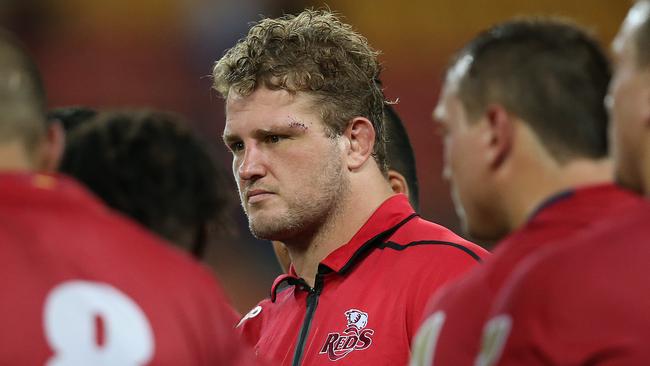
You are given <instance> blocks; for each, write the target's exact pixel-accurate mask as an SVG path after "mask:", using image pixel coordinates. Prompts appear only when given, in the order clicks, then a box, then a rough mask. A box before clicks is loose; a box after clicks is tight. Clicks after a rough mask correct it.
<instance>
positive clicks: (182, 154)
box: [60, 111, 230, 255]
mask: <svg viewBox="0 0 650 366" xmlns="http://www.w3.org/2000/svg"><path fill="white" fill-rule="evenodd" d="M60 170H61V171H62V172H64V173H67V174H70V175H72V176H74V177H76V178H77V179H79V180H80V181H82V182H83V183H85V184H86V185H87V186H88V187H89V188H90V189H91V190H92V191H94V192H95V193H96V194H97V195H98V196H99V197H101V198H102V199H103V200H104V201H105V202H106V203H107V204H108V205H109V206H111V207H113V208H115V209H116V210H118V211H121V212H123V213H125V214H127V215H128V216H130V217H132V218H134V219H135V220H137V221H139V222H140V223H142V224H143V225H144V226H146V227H148V228H150V229H151V230H153V231H155V232H157V233H158V234H160V235H161V236H163V237H165V238H167V239H168V240H170V241H172V242H174V243H176V244H178V245H180V246H183V247H185V248H188V247H190V246H192V245H193V247H192V250H193V251H194V252H195V254H197V255H200V254H201V252H202V250H203V246H204V245H205V241H204V239H205V238H203V237H204V236H205V234H206V233H205V228H206V225H208V226H213V225H215V224H218V223H219V220H221V219H223V218H224V217H223V216H221V215H224V213H225V212H226V211H227V207H226V204H227V203H228V204H230V200H229V198H228V197H229V196H227V195H226V193H225V192H229V191H230V190H228V189H224V184H223V183H224V180H223V175H222V173H221V171H219V170H217V169H216V167H215V165H214V162H213V160H212V159H211V158H210V156H209V155H208V153H207V152H206V150H205V149H204V148H203V146H202V145H201V144H200V143H199V142H198V141H197V140H196V139H195V137H194V136H193V135H192V133H191V131H190V130H189V128H188V127H187V125H186V123H185V121H184V120H183V119H182V118H180V117H179V116H176V115H174V114H170V113H164V112H152V111H117V112H102V113H100V114H98V115H97V117H96V118H94V119H93V120H92V121H90V122H87V123H85V124H83V125H82V126H80V127H79V128H77V129H75V130H74V131H73V132H72V133H71V134H70V136H69V139H68V143H67V146H66V150H65V153H64V157H63V161H62V163H61V168H60Z"/></svg>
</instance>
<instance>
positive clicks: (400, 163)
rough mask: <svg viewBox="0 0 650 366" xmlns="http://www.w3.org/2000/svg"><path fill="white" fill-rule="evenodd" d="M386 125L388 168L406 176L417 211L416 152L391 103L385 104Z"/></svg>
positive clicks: (418, 190)
mask: <svg viewBox="0 0 650 366" xmlns="http://www.w3.org/2000/svg"><path fill="white" fill-rule="evenodd" d="M384 126H385V127H386V157H387V160H388V169H392V170H395V171H396V172H398V173H400V174H402V175H403V176H404V178H406V184H407V185H408V188H409V200H410V201H411V204H412V205H413V208H415V210H416V211H417V210H418V209H419V206H420V199H419V194H420V189H419V185H418V176H417V173H416V168H415V154H414V153H413V147H412V146H411V141H410V140H409V136H408V134H407V133H406V128H405V127H404V124H403V123H402V120H401V119H400V118H399V116H398V115H397V112H395V109H394V108H393V106H391V105H390V104H386V105H385V106H384Z"/></svg>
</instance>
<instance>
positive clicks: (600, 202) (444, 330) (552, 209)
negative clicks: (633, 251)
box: [411, 184, 640, 366]
mask: <svg viewBox="0 0 650 366" xmlns="http://www.w3.org/2000/svg"><path fill="white" fill-rule="evenodd" d="M639 202H640V200H639V198H638V197H637V196H636V195H634V194H633V193H631V192H628V191H625V190H623V189H620V188H618V187H616V186H614V185H611V184H607V185H599V186H591V187H585V188H580V189H576V190H571V191H567V192H563V193H561V194H558V195H556V196H554V197H552V198H551V199H549V200H548V201H547V202H546V203H544V204H543V205H542V206H541V208H540V209H538V210H537V211H536V213H535V214H533V215H532V217H531V219H530V220H529V221H528V222H527V223H526V224H525V225H524V226H523V227H522V228H521V229H519V230H517V231H515V232H513V233H512V234H510V235H509V236H508V237H506V238H505V239H504V240H503V241H502V242H501V243H499V245H498V247H497V249H496V251H495V252H494V255H493V256H492V257H490V259H489V260H488V261H486V263H485V264H484V265H483V266H480V267H478V268H477V269H476V270H475V271H472V272H471V273H470V274H469V275H468V276H466V277H464V278H462V279H461V280H460V281H458V282H456V283H454V284H452V285H450V286H448V287H447V288H444V289H442V290H441V291H440V292H439V294H438V296H436V297H434V298H433V299H432V301H431V303H430V304H429V305H428V306H427V311H426V314H425V315H426V317H427V319H426V320H425V321H424V322H423V325H422V328H421V329H420V331H419V332H418V336H417V338H416V340H414V347H415V352H414V354H413V356H412V359H411V365H423V366H430V365H432V364H435V365H454V366H464V365H474V360H475V358H476V354H477V353H478V351H479V347H480V343H481V334H482V331H483V325H484V324H485V321H486V320H487V318H488V316H489V314H490V310H491V308H492V306H493V303H494V300H495V298H496V296H497V294H498V291H499V289H500V288H501V287H502V285H503V283H504V282H505V281H506V279H507V278H508V277H509V276H510V275H511V272H512V271H513V269H514V268H515V267H516V265H517V264H518V263H520V262H521V261H522V260H524V259H525V258H527V257H528V256H530V255H531V254H534V253H536V252H537V251H538V250H540V249H542V248H546V247H548V246H555V245H556V244H557V242H559V241H562V240H563V239H565V238H567V237H571V236H574V235H576V234H578V233H579V232H581V231H583V230H585V229H586V228H587V227H590V226H592V225H593V224H594V223H596V222H598V221H599V220H604V219H606V218H611V217H612V216H616V215H620V214H624V213H625V212H626V210H628V209H630V208H631V207H634V206H636V205H638V204H639Z"/></svg>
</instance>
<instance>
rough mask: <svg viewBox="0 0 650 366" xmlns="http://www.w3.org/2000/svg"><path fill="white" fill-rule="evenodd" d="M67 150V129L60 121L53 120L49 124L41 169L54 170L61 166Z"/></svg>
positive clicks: (45, 170)
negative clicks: (64, 152)
mask: <svg viewBox="0 0 650 366" xmlns="http://www.w3.org/2000/svg"><path fill="white" fill-rule="evenodd" d="M64 150H65V130H64V129H63V124H62V123H61V122H59V121H52V122H50V123H49V125H48V126H47V133H46V135H45V143H44V144H43V150H42V156H41V160H40V161H41V163H40V166H39V170H41V171H44V172H54V171H56V170H57V169H58V168H59V163H60V162H61V159H62V158H63V151H64Z"/></svg>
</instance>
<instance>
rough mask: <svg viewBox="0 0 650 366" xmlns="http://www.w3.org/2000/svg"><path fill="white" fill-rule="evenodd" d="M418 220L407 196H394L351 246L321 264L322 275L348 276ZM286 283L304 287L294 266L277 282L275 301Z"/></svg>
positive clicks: (274, 284) (338, 250) (340, 250)
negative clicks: (371, 253)
mask: <svg viewBox="0 0 650 366" xmlns="http://www.w3.org/2000/svg"><path fill="white" fill-rule="evenodd" d="M416 216H417V214H416V213H415V211H414V210H413V207H411V204H410V203H409V201H408V198H407V197H406V196H405V195H403V194H396V195H393V196H391V197H390V198H388V199H387V200H386V201H384V203H382V204H381V205H380V206H379V208H377V210H375V212H374V213H373V214H372V215H371V216H370V218H369V219H368V221H366V223H365V224H363V226H362V227H361V228H360V229H359V231H357V233H356V234H355V235H354V236H353V237H352V239H350V241H349V242H348V243H346V244H345V245H343V246H341V247H339V248H337V249H336V250H334V251H333V252H332V253H330V254H329V255H328V256H327V257H326V258H325V259H324V260H323V261H321V262H320V265H319V266H318V272H319V273H325V272H331V271H333V272H337V273H339V274H341V275H345V274H346V273H347V272H348V271H349V270H350V268H352V267H353V266H354V265H355V264H356V263H358V262H359V261H361V259H362V258H363V257H364V255H365V254H366V253H367V252H368V251H369V250H371V249H372V248H373V247H375V245H377V244H380V243H383V242H385V241H386V240H388V238H390V237H391V235H392V234H393V233H394V232H395V231H397V229H399V228H400V227H401V226H402V225H404V224H405V223H406V222H408V221H409V220H411V219H412V218H414V217H416ZM284 282H287V283H288V284H289V285H301V284H303V283H304V281H303V280H302V279H300V278H298V277H297V275H296V272H295V271H294V269H293V266H291V267H290V269H289V274H283V275H280V276H279V277H277V278H276V279H275V281H274V282H273V286H272V288H271V301H275V298H276V293H277V290H278V287H279V286H280V285H281V284H282V283H284Z"/></svg>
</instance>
